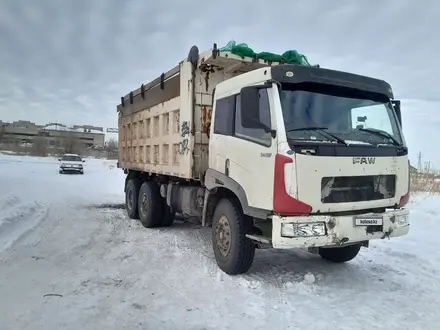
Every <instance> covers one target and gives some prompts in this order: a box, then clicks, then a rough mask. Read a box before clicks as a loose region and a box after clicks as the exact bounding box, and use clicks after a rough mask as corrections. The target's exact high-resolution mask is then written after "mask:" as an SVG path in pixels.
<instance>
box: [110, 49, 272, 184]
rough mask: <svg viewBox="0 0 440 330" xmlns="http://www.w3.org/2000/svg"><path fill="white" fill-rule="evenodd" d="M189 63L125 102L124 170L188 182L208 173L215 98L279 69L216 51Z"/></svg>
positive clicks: (122, 133)
mask: <svg viewBox="0 0 440 330" xmlns="http://www.w3.org/2000/svg"><path fill="white" fill-rule="evenodd" d="M197 55H198V50H197V48H196V47H193V48H192V49H191V51H190V53H189V55H188V59H187V60H184V61H182V62H180V63H179V65H178V66H176V67H175V68H173V69H171V70H170V71H168V72H167V73H164V74H162V75H161V76H160V77H159V78H157V79H155V80H154V81H152V82H150V83H149V84H146V85H141V87H140V88H138V89H136V90H135V91H132V92H130V93H129V94H127V95H125V96H124V97H121V104H120V105H118V107H117V111H118V115H119V119H118V127H119V163H118V164H119V165H118V166H119V167H121V168H125V169H131V170H139V171H144V172H151V173H157V174H164V175H171V176H176V177H180V178H186V179H196V180H199V179H201V178H202V176H203V173H204V172H205V171H206V169H207V168H208V143H209V139H208V135H207V133H208V131H209V127H210V122H211V111H212V93H213V90H214V88H215V86H216V85H217V84H218V83H219V82H222V81H224V80H226V79H229V78H231V77H234V76H237V75H239V74H242V73H245V72H249V71H252V70H254V69H257V68H260V67H263V66H267V65H275V64H278V63H268V62H266V61H264V60H258V59H253V58H250V57H239V56H236V55H234V54H232V53H230V52H219V51H217V50H216V49H215V48H214V49H213V50H210V51H207V52H204V53H201V54H199V55H198V56H197Z"/></svg>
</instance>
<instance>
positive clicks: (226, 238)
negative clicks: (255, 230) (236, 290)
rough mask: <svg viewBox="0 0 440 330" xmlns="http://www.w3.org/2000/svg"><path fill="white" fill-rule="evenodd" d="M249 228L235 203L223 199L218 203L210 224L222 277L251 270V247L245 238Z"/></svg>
mask: <svg viewBox="0 0 440 330" xmlns="http://www.w3.org/2000/svg"><path fill="white" fill-rule="evenodd" d="M252 225H253V224H252V220H251V219H250V218H249V217H247V216H246V215H244V214H243V212H242V211H241V208H240V206H239V205H238V203H237V202H235V201H232V200H230V199H227V198H224V199H222V200H220V202H219V203H218V205H217V207H216V209H215V212H214V218H213V223H212V247H213V249H214V255H215V259H216V261H217V264H218V266H219V268H220V269H221V270H222V271H224V272H225V273H226V274H229V275H237V274H242V273H246V272H247V271H248V270H249V268H250V267H251V265H252V262H253V260H254V255H255V244H254V243H253V242H252V241H251V240H250V239H248V238H247V237H246V236H245V235H246V233H248V232H250V230H251V229H252Z"/></svg>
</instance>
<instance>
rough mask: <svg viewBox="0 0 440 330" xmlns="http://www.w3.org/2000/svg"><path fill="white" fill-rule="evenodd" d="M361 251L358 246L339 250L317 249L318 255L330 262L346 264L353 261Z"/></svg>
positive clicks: (349, 246)
mask: <svg viewBox="0 0 440 330" xmlns="http://www.w3.org/2000/svg"><path fill="white" fill-rule="evenodd" d="M360 249H361V245H360V244H355V245H348V246H344V247H340V248H319V255H320V256H321V257H322V258H323V259H325V260H328V261H331V262H337V263H341V262H347V261H350V260H352V259H354V258H355V257H356V256H357V255H358V253H359V251H360Z"/></svg>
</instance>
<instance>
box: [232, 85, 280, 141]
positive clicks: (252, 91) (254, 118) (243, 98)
mask: <svg viewBox="0 0 440 330" xmlns="http://www.w3.org/2000/svg"><path fill="white" fill-rule="evenodd" d="M267 88H268V87H267V86H264V85H263V86H248V87H243V88H242V89H241V91H240V119H241V126H243V127H244V128H254V129H258V128H259V129H264V130H265V131H266V132H267V133H271V134H272V137H275V135H276V131H275V130H273V129H271V128H270V127H267V126H266V125H265V124H263V123H262V122H261V120H260V90H261V89H267Z"/></svg>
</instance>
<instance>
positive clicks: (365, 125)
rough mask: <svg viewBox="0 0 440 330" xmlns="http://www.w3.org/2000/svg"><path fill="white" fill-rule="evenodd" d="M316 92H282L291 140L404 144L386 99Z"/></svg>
mask: <svg viewBox="0 0 440 330" xmlns="http://www.w3.org/2000/svg"><path fill="white" fill-rule="evenodd" d="M313 90H314V91H313V92H312V91H310V90H281V91H280V100H281V106H282V111H283V116H284V123H285V127H286V134H287V139H289V140H306V141H328V142H333V143H337V142H339V143H340V142H341V140H343V141H345V143H347V144H369V145H380V144H386V145H388V144H389V145H393V144H402V138H401V134H400V129H399V126H398V124H397V120H396V116H395V114H394V110H393V108H392V105H391V103H390V100H389V99H388V98H387V97H386V96H384V95H377V94H375V95H369V94H368V93H364V92H358V91H357V92H353V91H352V90H347V89H345V90H342V89H339V90H334V89H333V90H330V89H329V88H327V90H325V88H324V87H321V88H316V87H315V88H313ZM315 90H318V91H319V92H316V91H315ZM332 136H333V138H332Z"/></svg>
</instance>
